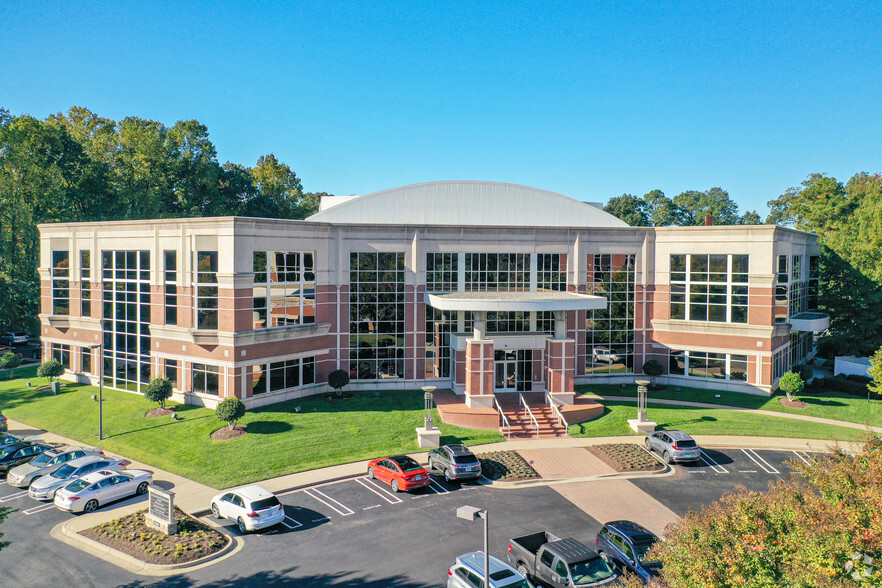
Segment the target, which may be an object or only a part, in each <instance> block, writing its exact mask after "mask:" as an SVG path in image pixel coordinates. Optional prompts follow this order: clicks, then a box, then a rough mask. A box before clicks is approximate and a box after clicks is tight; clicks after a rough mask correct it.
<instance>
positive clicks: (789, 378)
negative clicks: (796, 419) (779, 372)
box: [778, 372, 805, 402]
mask: <svg viewBox="0 0 882 588" xmlns="http://www.w3.org/2000/svg"><path fill="white" fill-rule="evenodd" d="M778 388H780V389H781V390H782V391H783V392H784V394H786V395H787V400H790V401H791V402H792V401H793V395H794V394H799V393H800V392H802V389H803V388H805V382H804V381H803V380H802V376H800V375H799V374H795V373H793V372H787V373H786V374H784V375H783V376H781V378H780V379H779V380H778Z"/></svg>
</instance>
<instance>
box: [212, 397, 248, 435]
mask: <svg viewBox="0 0 882 588" xmlns="http://www.w3.org/2000/svg"><path fill="white" fill-rule="evenodd" d="M214 413H215V415H216V416H217V418H218V420H220V421H225V422H226V423H227V425H229V427H230V428H231V429H232V428H233V425H235V424H236V421H238V420H239V419H241V418H242V417H243V416H245V404H244V403H243V402H242V401H241V400H239V399H238V398H236V397H235V396H231V397H230V398H224V399H223V400H221V401H220V403H218V405H217V408H216V409H215V410H214Z"/></svg>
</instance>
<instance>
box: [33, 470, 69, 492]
mask: <svg viewBox="0 0 882 588" xmlns="http://www.w3.org/2000/svg"><path fill="white" fill-rule="evenodd" d="M74 480H76V478H75V477H73V476H71V477H70V478H65V479H63V480H61V479H59V478H55V477H53V476H50V475H48V474H47V475H45V476H40V477H39V478H37V479H36V480H34V481H33V483H32V484H31V488H33V489H35V490H40V489H42V488H53V487H55V486H61V485H62V484H67V483H68V482H73V481H74Z"/></svg>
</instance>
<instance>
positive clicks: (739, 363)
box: [668, 350, 747, 382]
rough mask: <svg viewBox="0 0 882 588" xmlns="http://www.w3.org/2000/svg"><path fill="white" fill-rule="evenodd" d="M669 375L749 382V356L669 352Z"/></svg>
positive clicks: (702, 352)
mask: <svg viewBox="0 0 882 588" xmlns="http://www.w3.org/2000/svg"><path fill="white" fill-rule="evenodd" d="M668 366H669V367H668V373H670V374H672V375H679V376H684V375H685V376H688V377H691V378H703V379H710V380H735V381H740V382H746V381H747V356H746V355H729V354H726V353H711V352H706V351H679V350H671V351H670V352H669V362H668Z"/></svg>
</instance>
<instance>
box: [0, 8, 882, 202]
mask: <svg viewBox="0 0 882 588" xmlns="http://www.w3.org/2000/svg"><path fill="white" fill-rule="evenodd" d="M178 4H179V3H167V4H166V3H162V2H148V3H131V2H118V1H114V2H106V3H99V2H39V1H32V0H27V1H26V0H0V49H2V53H0V55H2V66H0V105H2V106H4V107H6V108H8V109H9V110H11V111H12V113H13V114H21V113H30V114H32V115H34V116H37V117H40V118H43V117H45V116H47V115H49V114H51V113H54V112H59V111H66V110H67V109H68V108H69V107H70V106H73V105H79V106H85V107H88V108H90V109H91V110H93V111H94V112H96V113H98V114H100V115H103V116H106V117H110V118H113V119H117V120H118V119H121V118H123V117H125V116H129V115H134V116H139V117H142V118H151V119H156V120H159V121H162V122H163V123H165V124H167V125H169V126H170V125H172V124H174V122H175V121H177V120H180V119H189V118H195V119H198V120H199V121H201V122H202V123H204V124H206V125H207V126H208V128H209V131H210V133H211V138H212V140H213V141H214V143H215V145H216V147H217V150H218V156H219V159H220V160H221V162H223V161H226V160H231V161H234V162H237V163H242V164H245V165H254V164H255V162H256V160H257V158H258V157H259V156H260V155H261V154H264V153H269V152H274V153H275V154H276V155H277V156H278V157H279V159H281V160H282V161H284V162H286V163H288V164H289V165H290V166H291V167H292V168H293V169H294V170H295V171H296V172H297V174H298V175H299V176H300V177H301V179H302V180H303V185H304V188H305V189H306V190H307V191H326V192H330V193H332V194H341V195H342V194H366V193H369V192H373V191H376V190H381V189H384V188H391V187H395V186H400V185H404V184H411V183H416V182H424V181H433V180H445V179H472V180H492V181H504V182H514V183H518V184H526V185H530V186H535V187H539V188H544V189H548V190H553V191H557V192H561V193H563V194H566V195H568V196H572V197H574V198H577V199H580V200H590V201H604V202H605V201H606V200H608V199H609V198H610V197H612V196H617V195H620V194H622V193H625V192H629V193H632V194H636V195H642V194H644V193H645V192H647V191H649V190H651V189H654V188H660V189H662V190H663V191H664V192H665V193H666V194H667V195H668V196H671V197H673V196H674V195H676V194H678V193H679V192H681V191H683V190H688V189H697V190H704V189H707V188H709V187H712V186H721V187H723V188H724V189H726V190H728V191H729V193H730V195H731V196H732V198H733V200H735V202H737V203H738V204H739V206H740V210H741V211H742V212H743V211H745V210H748V209H757V210H758V211H759V213H760V214H761V215H762V216H765V214H766V213H767V208H766V206H765V203H766V201H768V200H770V199H772V198H775V197H777V196H778V195H779V194H781V193H782V192H783V191H784V190H785V189H787V188H788V187H789V186H794V185H797V184H799V183H800V182H801V181H802V180H803V179H805V176H806V175H807V174H809V173H811V172H826V173H828V174H830V175H833V176H835V177H837V178H838V179H839V180H841V181H845V180H847V179H848V178H849V177H851V176H852V175H853V174H854V173H856V172H859V171H868V172H882V141H880V139H879V136H880V129H882V81H880V78H882V49H880V47H882V44H880V28H879V26H880V25H879V23H880V22H882V2H879V1H878V0H876V1H873V2H866V3H857V2H806V1H798V2H768V1H764V2H751V1H734V2H696V3H692V2H690V3H685V2H684V3H676V5H673V4H674V3H668V2H629V3H613V2H587V1H584V2H573V3H568V2H553V3H552V2H535V3H527V2H516V1H509V2H453V1H446V2H437V3H429V2H402V1H396V2H389V3H381V2H370V3H367V2H343V1H338V2H315V3H313V2H305V1H301V2H294V3H291V4H282V3H279V4H271V3H260V5H259V6H257V5H255V6H245V5H247V4H251V3H244V2H226V1H215V2H199V3H196V2H192V3H180V4H188V5H189V6H188V7H186V8H181V7H180V6H179V5H178Z"/></svg>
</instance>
